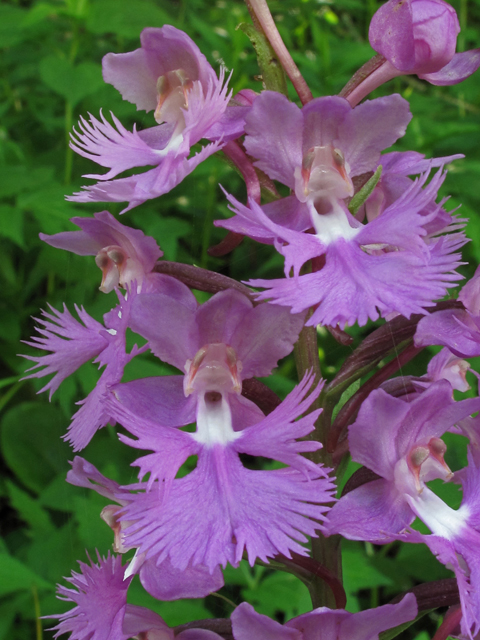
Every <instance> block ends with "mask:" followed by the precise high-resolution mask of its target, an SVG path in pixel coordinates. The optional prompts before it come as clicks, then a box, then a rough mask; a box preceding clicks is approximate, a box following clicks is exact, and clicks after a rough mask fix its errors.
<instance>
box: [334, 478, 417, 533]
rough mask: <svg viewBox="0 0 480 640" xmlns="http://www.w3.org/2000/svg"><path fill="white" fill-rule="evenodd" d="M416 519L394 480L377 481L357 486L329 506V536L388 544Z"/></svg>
mask: <svg viewBox="0 0 480 640" xmlns="http://www.w3.org/2000/svg"><path fill="white" fill-rule="evenodd" d="M414 519H415V514H414V513H413V511H412V510H411V508H410V506H409V504H408V502H407V501H406V499H405V497H404V495H403V494H401V493H400V492H399V491H398V490H397V489H396V488H395V486H394V484H393V483H391V482H388V481H386V480H383V479H381V480H374V481H373V482H368V483H367V484H364V485H362V486H361V487H358V488H357V489H354V490H353V491H351V492H350V493H347V495H345V496H343V497H342V498H340V500H339V501H338V502H337V503H336V504H335V505H334V506H333V507H332V508H331V509H330V511H329V512H328V515H327V521H326V522H325V525H324V526H325V530H326V534H327V535H333V534H335V533H339V534H340V535H342V536H344V537H345V538H348V539H349V540H368V541H370V542H373V543H376V544H385V543H387V542H391V541H392V540H394V539H395V534H397V533H399V532H401V531H403V530H404V529H405V528H406V527H407V526H408V525H409V524H411V523H412V522H413V521H414Z"/></svg>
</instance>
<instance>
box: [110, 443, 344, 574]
mask: <svg viewBox="0 0 480 640" xmlns="http://www.w3.org/2000/svg"><path fill="white" fill-rule="evenodd" d="M136 487H137V488H138V485H136ZM332 488H333V485H332V484H331V483H330V482H329V481H328V480H327V479H325V478H320V479H318V480H315V479H310V480H308V479H307V480H306V479H305V477H304V475H303V474H300V473H299V472H297V471H294V470H290V469H280V470H275V471H250V470H248V469H245V468H244V467H243V465H242V464H241V462H240V460H239V458H238V455H237V454H236V453H235V452H234V451H233V450H231V449H230V448H228V447H226V448H224V447H223V446H218V445H216V446H213V447H211V448H209V447H204V448H203V450H202V451H201V453H200V455H199V457H198V464H197V468H196V469H195V470H194V471H193V472H192V473H190V474H189V475H187V476H185V477H183V478H180V479H178V480H175V481H174V482H173V483H172V487H171V489H170V492H169V495H168V500H166V501H163V502H162V489H161V488H160V486H159V485H158V484H157V483H155V484H154V485H153V487H152V488H151V490H150V491H148V492H147V493H137V494H136V495H130V494H129V493H127V492H125V493H123V494H121V496H119V497H120V498H121V499H122V500H123V501H125V502H127V503H128V504H127V506H126V507H125V508H124V509H123V510H122V514H123V515H122V516H121V520H122V521H125V522H126V523H128V524H130V526H129V527H128V528H127V529H126V530H125V535H126V541H127V542H128V544H129V545H131V546H138V547H139V549H140V552H141V553H146V555H147V558H148V557H151V556H158V557H159V562H161V561H162V560H164V559H165V558H166V557H167V556H168V557H170V559H171V562H172V565H173V566H174V567H176V568H178V569H185V568H186V567H187V566H188V565H189V563H190V562H192V564H193V565H197V564H202V565H205V566H206V567H208V568H209V570H211V571H213V569H214V568H215V567H216V566H217V565H219V564H221V565H223V566H225V564H226V563H227V562H230V563H231V564H233V565H235V566H236V565H238V563H239V561H240V560H241V558H242V555H243V551H244V549H246V551H247V554H248V557H249V561H250V563H252V564H253V562H254V561H255V558H257V557H258V558H261V559H262V560H264V561H267V558H268V557H272V556H274V555H276V554H278V553H283V554H287V555H289V554H290V551H296V552H297V553H301V554H302V555H305V554H306V550H305V548H304V547H303V546H301V544H299V542H302V543H304V542H306V540H307V538H306V537H305V536H312V535H316V534H315V531H316V530H317V529H319V528H321V525H320V524H317V523H316V522H315V521H322V520H323V519H324V513H325V512H326V511H327V507H325V506H323V505H322V504H321V503H326V502H329V501H331V499H332V498H331V491H332ZM199 504H201V505H202V511H201V513H200V512H199V511H198V505H199ZM192 513H196V514H197V521H196V526H195V527H192V526H191V514H192ZM212 532H214V535H212Z"/></svg>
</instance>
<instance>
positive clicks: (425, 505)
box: [394, 437, 469, 540]
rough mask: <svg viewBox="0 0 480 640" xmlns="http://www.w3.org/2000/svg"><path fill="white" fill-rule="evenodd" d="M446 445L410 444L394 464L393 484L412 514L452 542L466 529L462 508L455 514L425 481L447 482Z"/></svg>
mask: <svg viewBox="0 0 480 640" xmlns="http://www.w3.org/2000/svg"><path fill="white" fill-rule="evenodd" d="M446 449H447V447H446V445H445V443H444V442H443V440H441V439H440V438H435V437H434V438H430V440H429V441H428V443H422V444H416V445H414V446H413V447H412V448H411V449H410V451H409V453H408V454H407V455H406V456H405V457H404V458H402V459H401V460H399V461H398V462H397V464H396V465H395V470H394V478H395V485H396V487H397V489H398V490H399V491H401V492H402V493H403V494H404V496H405V499H406V500H407V502H408V503H409V505H410V507H411V509H412V511H413V512H414V513H415V515H416V516H417V517H418V518H420V520H422V522H424V523H425V524H426V525H427V527H428V528H429V529H430V531H431V532H432V533H433V534H434V535H437V536H441V537H442V538H446V539H447V540H452V539H453V538H455V537H456V536H457V535H458V534H459V532H460V531H461V530H462V529H463V528H464V527H465V526H466V521H467V518H468V516H469V510H468V507H467V506H466V505H463V506H462V507H461V508H460V509H458V510H457V511H455V510H454V509H452V508H451V507H449V506H448V505H447V504H445V502H443V500H442V499H441V498H439V497H438V496H437V495H436V494H435V493H433V491H431V489H429V488H428V487H427V486H426V484H425V482H428V481H429V480H434V479H436V478H440V479H443V480H446V481H448V480H450V479H451V478H452V477H453V473H452V472H451V470H450V469H449V467H448V465H447V464H446V462H445V460H444V454H445V452H446Z"/></svg>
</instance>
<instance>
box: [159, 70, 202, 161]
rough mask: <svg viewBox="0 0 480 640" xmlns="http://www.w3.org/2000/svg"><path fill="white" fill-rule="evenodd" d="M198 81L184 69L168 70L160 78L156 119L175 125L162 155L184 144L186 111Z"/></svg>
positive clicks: (161, 152) (160, 122)
mask: <svg viewBox="0 0 480 640" xmlns="http://www.w3.org/2000/svg"><path fill="white" fill-rule="evenodd" d="M198 82H199V81H198V80H197V81H193V80H191V79H190V78H189V77H188V76H187V74H186V72H185V71H184V70H183V69H174V70H173V71H167V73H165V74H164V75H163V76H160V77H159V78H158V80H157V107H156V109H155V113H154V117H155V120H156V121H157V122H158V124H163V123H164V122H166V123H168V124H172V125H174V129H173V132H172V135H171V137H170V141H169V143H168V145H167V146H166V147H165V149H162V150H161V151H158V153H160V154H161V155H165V154H166V153H168V152H170V151H174V150H176V149H178V147H179V146H180V145H181V144H182V142H183V135H182V133H183V130H184V129H185V126H186V125H185V116H184V111H186V110H187V109H188V99H189V93H190V92H191V90H192V88H193V87H194V85H195V84H198Z"/></svg>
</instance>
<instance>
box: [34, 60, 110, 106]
mask: <svg viewBox="0 0 480 640" xmlns="http://www.w3.org/2000/svg"><path fill="white" fill-rule="evenodd" d="M40 76H41V78H42V80H43V82H44V83H45V84H46V85H47V86H48V87H50V89H52V90H53V91H55V93H58V94H59V95H61V96H63V97H64V98H65V100H67V101H68V102H69V103H70V104H71V105H72V106H75V105H76V104H78V103H79V102H80V100H82V98H85V96H88V95H90V94H91V93H95V91H97V90H98V89H100V87H101V86H102V85H103V78H102V72H101V68H100V65H98V64H95V63H94V62H82V63H80V64H78V65H76V66H74V65H73V64H72V63H71V62H70V61H69V60H67V59H66V58H58V57H56V56H47V57H46V58H43V60H42V61H41V62H40Z"/></svg>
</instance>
